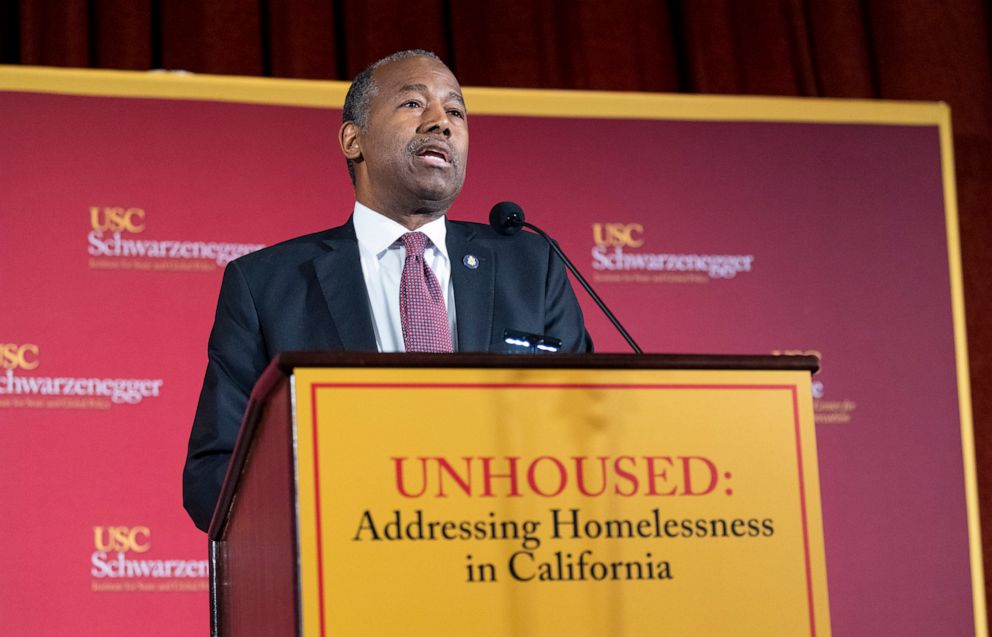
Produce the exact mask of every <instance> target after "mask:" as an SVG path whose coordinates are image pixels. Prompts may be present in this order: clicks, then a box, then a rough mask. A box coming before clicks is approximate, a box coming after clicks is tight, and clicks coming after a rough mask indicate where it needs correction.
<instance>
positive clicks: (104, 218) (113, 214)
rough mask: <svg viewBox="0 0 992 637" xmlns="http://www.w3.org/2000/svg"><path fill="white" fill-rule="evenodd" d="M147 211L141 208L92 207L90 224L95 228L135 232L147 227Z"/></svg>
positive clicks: (108, 230)
mask: <svg viewBox="0 0 992 637" xmlns="http://www.w3.org/2000/svg"><path fill="white" fill-rule="evenodd" d="M144 222H145V211H144V210H142V209H141V208H127V209H124V208H100V207H99V206H91V207H90V225H91V226H93V229H94V230H106V231H107V232H120V231H126V232H134V233H138V232H141V231H143V230H144V229H145V223H144Z"/></svg>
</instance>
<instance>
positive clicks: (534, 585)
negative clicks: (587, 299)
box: [209, 353, 830, 637]
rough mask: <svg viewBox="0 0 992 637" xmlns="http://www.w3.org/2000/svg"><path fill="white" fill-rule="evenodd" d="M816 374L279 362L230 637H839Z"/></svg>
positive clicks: (255, 436)
mask: <svg viewBox="0 0 992 637" xmlns="http://www.w3.org/2000/svg"><path fill="white" fill-rule="evenodd" d="M817 365H818V361H817V359H815V358H814V357H805V356H693V355H644V356H636V357H635V356H627V355H586V356H574V355H547V356H523V355H470V354H451V355H413V354H406V355H402V354H401V355H397V354H307V353H293V354H284V355H281V356H279V357H278V358H277V359H275V360H274V361H273V362H272V364H271V365H270V366H269V368H268V369H267V370H266V372H265V373H264V374H263V376H262V378H261V379H260V380H259V382H258V384H257V385H256V387H255V389H254V391H253V392H252V395H251V399H250V401H249V405H248V410H247V413H246V414H245V418H244V422H243V424H242V428H241V432H240V434H239V438H238V442H237V445H236V448H235V451H234V455H233V458H232V461H231V464H230V466H229V468H228V472H227V476H226V479H225V482H224V486H223V489H222V491H221V497H220V501H219V503H218V506H217V509H216V511H215V512H214V517H213V521H212V523H211V526H210V531H209V538H210V565H211V576H210V590H211V595H210V599H211V626H212V631H213V633H214V634H217V635H239V636H240V635H346V636H350V635H379V634H403V635H421V634H424V635H426V634H431V635H439V634H440V635H448V634H450V635H455V634H473V635H506V636H509V635H540V636H542V637H543V636H545V635H570V636H579V635H583V636H584V635H589V636H591V635H610V636H619V635H644V634H673V635H680V634H698V635H704V634H762V635H804V634H809V635H829V632H830V625H829V609H828V603H827V592H826V567H825V564H824V557H823V538H822V521H821V514H820V502H819V480H818V473H817V465H816V452H815V443H816V440H815V434H814V431H813V414H812V397H811V395H810V374H811V372H814V371H816V369H817Z"/></svg>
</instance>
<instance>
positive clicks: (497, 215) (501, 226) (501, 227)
mask: <svg viewBox="0 0 992 637" xmlns="http://www.w3.org/2000/svg"><path fill="white" fill-rule="evenodd" d="M489 226H490V227H491V228H492V229H493V230H495V231H496V232H498V233H499V234H501V235H504V236H507V237H509V236H512V235H515V234H517V233H518V232H520V229H521V228H530V229H531V230H533V231H534V232H536V233H537V234H539V235H541V237H543V238H544V240H545V241H547V242H548V245H549V246H551V249H552V250H554V252H555V254H557V255H558V258H559V259H561V260H562V263H564V264H565V267H567V268H568V271H569V272H571V273H572V275H573V276H574V277H575V279H576V280H577V281H578V282H579V283H580V284H581V285H582V288H583V289H584V290H585V291H586V292H587V293H588V294H589V296H591V297H592V300H593V301H595V302H596V305H598V306H599V309H600V310H602V312H603V314H605V315H606V318H608V319H610V322H611V323H613V327H615V328H617V331H618V332H620V335H621V336H623V338H624V340H626V341H627V344H628V345H630V348H631V349H632V350H634V352H635V353H637V354H643V353H644V352H643V351H642V350H641V348H640V347H638V345H637V343H635V342H634V339H633V337H631V335H630V334H628V333H627V330H625V329H624V328H623V325H621V324H620V320H619V319H617V317H616V316H614V314H613V312H611V311H610V308H608V307H606V303H603V299H601V298H599V295H598V294H596V291H595V290H593V289H592V286H590V285H589V283H588V281H586V279H585V277H584V276H582V275H581V274H580V273H579V271H578V270H577V269H576V268H575V266H574V265H572V262H571V261H569V259H568V257H566V256H565V253H564V252H562V251H561V248H559V247H558V243H557V242H556V241H555V240H554V239H552V238H551V237H549V236H548V233H546V232H545V231H544V230H541V229H540V228H538V227H537V226H535V225H534V224H532V223H527V221H526V220H525V218H524V211H523V208H521V207H520V206H518V205H517V204H515V203H513V202H512V201H501V202H499V203H498V204H496V205H495V206H493V209H492V210H490V211H489Z"/></svg>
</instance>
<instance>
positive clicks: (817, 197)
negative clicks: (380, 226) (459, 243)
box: [0, 79, 972, 635]
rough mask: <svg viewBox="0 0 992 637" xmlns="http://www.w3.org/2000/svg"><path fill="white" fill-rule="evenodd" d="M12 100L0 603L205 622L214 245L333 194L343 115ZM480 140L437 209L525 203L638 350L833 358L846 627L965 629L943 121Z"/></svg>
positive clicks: (339, 175) (339, 197) (838, 611)
mask: <svg viewBox="0 0 992 637" xmlns="http://www.w3.org/2000/svg"><path fill="white" fill-rule="evenodd" d="M175 81H177V82H178V81H182V80H181V79H178V80H175ZM222 88H223V87H222ZM278 91H279V88H275V89H274V90H273V91H272V92H275V93H278ZM222 92H223V91H222ZM618 99H619V98H618ZM800 106H801V105H800V104H796V107H797V108H798V107H800ZM469 107H470V108H471V98H470V101H469ZM698 108H699V111H700V112H701V113H702V112H704V111H705V109H706V106H705V105H704V104H700V105H699V106H698ZM742 108H743V106H742ZM0 113H2V117H3V120H4V121H5V122H6V123H7V125H6V126H5V127H3V131H2V133H0V134H2V135H3V138H2V140H0V142H2V143H0V148H2V149H3V150H2V151H0V153H2V154H0V157H2V161H3V163H4V166H5V167H7V169H6V170H3V171H0V209H2V210H4V211H5V219H9V221H8V223H7V225H6V227H5V232H4V233H2V234H0V254H3V255H4V265H5V267H4V277H3V279H2V280H0V285H2V288H0V289H2V294H3V298H5V299H8V300H10V299H15V300H16V301H15V302H13V303H10V302H8V303H7V304H5V311H4V313H3V315H2V323H0V335H2V337H3V338H2V339H0V342H3V343H7V344H13V345H16V346H17V347H16V348H13V349H11V348H5V349H4V350H3V351H4V352H7V353H8V355H5V357H4V362H5V369H4V370H3V371H4V372H5V374H6V375H5V376H4V377H0V419H2V420H3V426H2V428H0V436H2V439H0V466H3V467H5V468H6V469H7V471H8V473H7V474H6V475H7V476H9V477H8V479H7V480H4V481H3V482H2V486H0V500H2V501H4V502H7V503H11V504H10V510H11V511H12V512H16V514H15V515H11V516H9V519H8V521H7V522H6V524H7V527H6V528H7V529H9V531H8V533H9V534H8V537H9V538H12V539H13V541H9V542H6V543H4V545H3V547H2V548H0V563H3V564H4V565H5V568H6V569H7V570H6V573H7V575H5V577H4V578H2V580H0V599H2V600H3V610H4V615H5V617H7V618H9V619H7V620H6V621H5V624H6V625H8V626H15V627H17V630H20V631H23V632H22V633H21V634H38V633H43V634H55V633H66V632H71V633H73V634H136V633H141V634H163V635H165V634H191V633H193V632H199V631H202V630H204V629H205V626H206V596H205V593H204V592H203V586H204V584H205V580H204V578H203V577H202V559H203V557H204V552H205V550H204V549H205V538H204V536H203V535H202V534H200V533H199V532H197V531H195V530H194V529H193V528H192V526H191V524H190V522H189V521H188V519H186V517H185V514H184V513H183V511H182V510H181V508H180V493H179V473H180V469H181V465H182V461H183V455H184V451H185V449H184V447H185V438H186V435H187V433H188V428H189V423H190V421H191V418H192V412H193V409H194V405H195V399H196V395H197V392H198V390H199V383H200V380H201V378H202V370H203V367H204V364H205V343H206V336H207V332H208V330H209V327H210V322H211V315H212V308H213V305H214V303H215V300H216V294H217V288H218V285H219V280H220V272H221V265H222V263H223V262H224V260H225V257H223V255H224V254H226V252H225V251H234V252H236V251H238V250H243V249H250V248H251V247H252V246H257V245H259V244H271V243H274V242H276V241H279V240H282V239H285V238H288V237H290V236H293V235H296V234H301V233H305V232H310V231H315V230H318V229H321V228H324V227H327V226H329V225H335V224H337V223H340V222H342V221H343V220H344V219H345V218H346V217H347V215H348V213H349V211H350V209H351V205H352V191H351V186H350V183H349V182H348V179H347V175H346V172H345V170H344V166H343V161H342V160H341V158H340V156H339V155H338V153H337V151H336V142H335V138H334V137H335V130H336V123H337V122H338V121H339V118H340V112H339V111H336V110H333V109H317V108H303V107H286V106H265V105H248V104H237V103H219V102H205V101H195V100H166V99H136V98H131V99H126V98H113V97H79V96H66V95H57V94H56V95H42V94H36V93H19V92H8V93H3V94H0ZM472 133H473V135H472V138H473V146H472V153H471V159H472V161H471V163H470V170H469V181H468V184H467V186H466V189H465V191H464V193H463V195H462V196H461V198H460V199H459V200H458V202H457V205H456V208H455V209H454V210H453V211H452V213H451V214H452V216H453V217H455V218H463V219H474V220H482V219H483V218H484V217H485V213H486V211H487V210H488V209H489V207H490V206H491V205H492V203H493V202H495V201H499V200H502V199H507V198H512V199H516V200H517V201H519V202H520V203H521V204H522V205H523V207H524V208H525V209H526V210H528V211H529V212H530V214H531V218H532V219H534V220H538V219H539V220H541V222H542V223H543V225H544V226H546V227H547V228H548V229H550V230H552V231H553V232H554V234H555V235H556V236H557V237H558V238H559V239H560V240H561V243H562V244H563V246H564V247H565V248H566V249H567V250H568V251H569V252H570V253H571V254H572V256H573V259H574V260H575V261H576V262H577V263H578V264H579V266H580V267H581V268H582V269H583V270H584V271H586V272H587V273H588V274H590V275H592V277H593V278H594V279H597V280H598V284H599V287H600V289H601V292H602V293H603V295H604V297H606V299H607V300H608V302H610V303H611V304H612V305H613V307H614V308H615V309H616V311H617V312H618V313H619V314H620V315H621V316H624V317H625V319H626V321H627V323H628V327H629V328H630V330H631V332H632V333H633V334H634V335H635V336H636V337H637V338H638V339H639V340H640V341H641V343H642V345H643V346H644V347H645V349H646V350H648V351H665V352H699V351H709V352H728V353H734V352H736V353H762V352H772V351H784V350H801V351H809V350H815V351H817V352H819V353H820V354H821V355H822V357H823V371H822V373H821V374H820V375H819V376H818V377H817V382H818V386H817V390H816V391H817V394H818V398H819V399H820V400H819V403H818V414H817V416H818V421H819V424H818V428H817V437H818V443H819V447H820V458H821V459H820V467H821V481H822V484H823V491H822V492H823V510H824V519H825V539H826V550H827V564H828V578H829V586H830V597H831V609H832V621H833V625H834V629H835V630H836V631H837V633H838V634H845V635H878V634H902V635H910V634H921V635H929V634H946V633H953V634H964V633H967V632H969V630H971V629H972V615H971V583H970V580H969V576H968V573H969V564H968V546H967V529H966V517H965V508H964V491H963V483H964V473H963V465H962V458H961V443H962V441H961V438H960V429H959V418H958V416H959V414H958V403H957V387H956V383H955V361H954V350H953V345H954V343H953V331H952V324H951V320H952V316H951V296H950V291H949V279H950V276H949V271H948V248H947V243H946V239H945V234H944V223H945V221H944V210H943V202H944V200H943V183H942V181H941V165H940V147H939V136H938V129H937V127H936V126H933V125H930V126H927V125H922V126H919V125H916V126H910V125H879V124H841V123H820V124H810V123H806V124H803V123H792V124H786V123H774V122H701V121H665V120H653V119H650V120H645V119H585V118H577V117H575V118H562V119H556V118H535V117H510V116H492V115H490V116H473V118H472ZM522 149H524V150H525V152H524V150H522ZM617 184H623V187H617ZM611 224H616V225H611ZM609 228H623V229H625V230H632V231H633V233H632V234H630V235H629V236H630V239H631V241H626V240H623V237H624V236H626V235H624V233H622V232H621V233H619V234H617V233H611V232H609V231H608V229H609ZM221 245H223V246H227V247H226V248H221V247H219V246H221ZM231 246H233V247H231ZM136 250H142V251H144V254H143V255H142V254H135V252H134V251H136ZM618 250H619V251H620V252H619V253H618V252H617V251H618ZM204 252H208V253H209V254H210V256H209V258H199V257H200V256H202V254H203V253H204ZM624 255H626V257H628V259H627V260H626V261H624V259H623V256H624ZM647 255H666V256H665V257H651V256H647ZM692 255H702V256H705V257H707V261H708V262H709V263H719V264H723V266H725V267H723V268H715V269H710V268H708V267H703V268H696V267H695V266H694V265H693V264H694V263H695V262H696V261H697V260H696V259H694V258H692ZM218 256H220V257H221V258H218ZM647 262H655V263H658V262H661V263H664V264H667V265H664V266H661V269H657V267H656V268H655V269H652V268H651V267H649V266H644V267H641V266H639V265H638V263H647ZM621 263H627V264H628V265H625V266H623V267H617V266H618V264H621ZM583 303H584V306H585V308H586V313H587V316H588V317H589V325H590V328H591V330H592V332H593V335H594V338H595V339H596V341H597V344H598V346H599V349H600V350H603V351H623V350H624V345H623V342H622V340H621V339H620V337H619V336H617V335H615V334H614V333H613V332H612V331H611V330H610V329H609V328H608V327H607V325H606V322H605V320H604V319H602V318H601V317H600V316H599V315H598V313H596V312H595V311H593V309H592V307H591V305H590V304H589V303H587V302H586V301H585V300H584V299H583ZM24 346H30V347H24ZM11 352H15V353H16V352H21V353H23V354H24V355H23V356H14V355H13V354H11ZM32 379H33V380H32ZM45 379H52V380H51V381H45ZM56 379H66V380H59V381H58V382H56ZM90 379H95V380H90ZM106 380H109V381H111V382H106ZM46 383H47V384H46ZM45 387H47V388H48V390H46V389H44V388H45ZM68 387H71V388H72V389H71V390H70V389H67V388H68ZM32 388H33V389H32ZM114 388H117V389H118V390H127V389H131V390H139V394H138V395H135V394H134V393H133V391H132V394H130V400H131V401H132V402H130V403H129V402H128V394H127V393H126V392H124V394H123V395H121V396H118V400H116V401H115V397H114ZM142 389H144V391H145V393H144V395H140V390H142ZM921 572H925V573H926V577H921V576H920V573H921Z"/></svg>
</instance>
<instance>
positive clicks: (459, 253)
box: [446, 221, 496, 352]
mask: <svg viewBox="0 0 992 637" xmlns="http://www.w3.org/2000/svg"><path fill="white" fill-rule="evenodd" d="M447 225H448V229H447V240H446V243H447V247H448V257H449V258H450V259H451V283H452V285H454V286H455V322H456V324H457V330H458V351H460V352H487V351H489V346H490V340H491V338H492V331H493V295H494V294H495V289H496V288H495V281H496V263H495V261H494V260H493V252H492V250H491V249H489V248H488V247H486V246H485V245H483V244H482V243H480V242H476V241H473V239H474V238H475V230H473V229H472V228H471V226H463V225H461V224H456V223H452V222H450V221H449V222H447ZM466 257H470V258H469V259H467V260H466ZM471 257H475V259H477V261H473V260H472V259H471ZM466 261H468V262H470V263H476V262H477V263H478V264H479V265H478V267H477V268H470V267H469V266H468V265H466Z"/></svg>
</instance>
